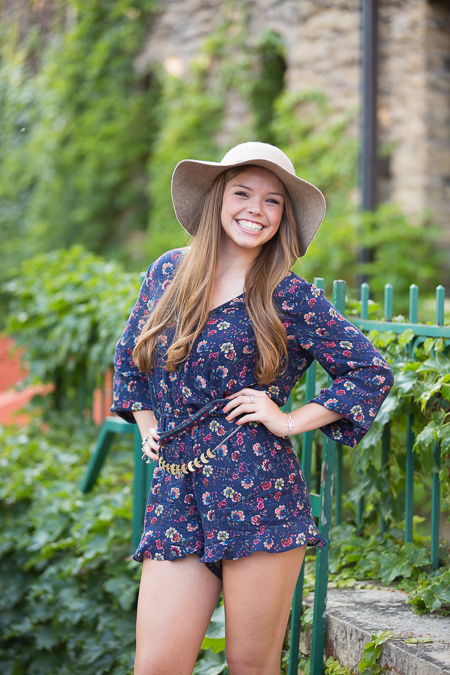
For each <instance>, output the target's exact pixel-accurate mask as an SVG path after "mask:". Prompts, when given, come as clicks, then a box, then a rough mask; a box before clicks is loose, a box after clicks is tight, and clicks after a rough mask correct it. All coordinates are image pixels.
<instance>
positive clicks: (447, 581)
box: [408, 568, 450, 614]
mask: <svg viewBox="0 0 450 675" xmlns="http://www.w3.org/2000/svg"><path fill="white" fill-rule="evenodd" d="M408 602H409V603H411V605H412V606H413V607H414V609H415V610H416V612H418V613H419V614H425V613H426V612H435V611H440V612H441V613H443V614H450V569H449V568H447V569H444V568H443V569H440V570H438V571H437V572H436V573H435V574H433V575H427V576H426V577H424V578H421V579H420V580H419V581H418V583H417V586H416V587H415V588H414V589H412V590H411V592H410V593H409V597H408Z"/></svg>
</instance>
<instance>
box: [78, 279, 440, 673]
mask: <svg viewBox="0 0 450 675" xmlns="http://www.w3.org/2000/svg"><path fill="white" fill-rule="evenodd" d="M314 283H315V284H316V286H318V287H319V288H322V289H323V288H324V280H323V279H322V278H316V279H315V280H314ZM444 296H445V293H444V288H443V287H442V286H438V288H437V290H436V324H434V325H428V324H420V323H418V288H417V286H415V285H412V286H411V290H410V308H409V322H397V321H392V318H393V289H392V286H391V285H390V284H387V285H386V287H385V301H384V320H373V319H369V286H368V285H367V284H363V285H362V286H361V315H360V317H358V318H355V317H349V318H350V319H351V321H352V322H353V323H354V324H355V325H356V326H358V328H360V329H361V330H362V331H364V332H368V331H371V330H379V331H386V330H390V331H393V332H394V333H397V334H400V333H403V332H404V331H405V330H406V329H411V330H412V331H413V332H414V339H413V340H412V341H411V343H410V350H411V352H410V353H411V356H413V354H414V349H415V347H416V346H417V345H418V344H420V343H421V342H423V341H425V340H426V339H427V338H429V337H432V338H439V337H440V338H443V339H444V340H446V341H447V340H448V344H450V326H444V299H445V297H444ZM345 297H346V283H345V281H334V283H333V300H332V301H333V304H334V306H335V307H336V309H337V310H338V311H339V312H341V313H342V314H344V313H345ZM317 372H318V371H317V364H316V363H315V362H314V363H313V364H312V365H311V366H310V368H309V369H308V371H307V373H306V383H305V386H306V392H305V402H308V401H309V400H310V399H312V398H314V395H315V389H316V378H317ZM288 405H289V403H288ZM413 421H414V420H413V414H412V412H410V413H408V415H407V430H406V438H405V445H406V488H405V493H406V501H405V532H404V539H405V542H410V541H412V535H413V505H414V452H413V446H414V433H413ZM123 434H130V435H132V436H133V446H134V459H135V470H134V502H133V526H132V549H133V550H134V549H135V548H136V547H137V545H138V543H139V539H140V535H141V530H142V523H143V519H144V513H145V506H146V501H147V494H148V492H149V489H150V484H151V478H152V475H153V463H152V464H150V465H147V464H146V463H144V462H143V461H142V460H141V441H140V435H139V430H138V429H137V426H136V425H131V424H128V423H127V422H124V421H123V420H121V419H119V418H115V417H110V418H107V419H106V420H105V422H104V423H103V425H102V427H101V430H100V435H99V439H98V442H97V445H96V448H95V450H94V453H93V455H92V458H91V461H90V463H89V467H88V470H87V473H86V476H85V479H84V481H83V484H82V486H81V490H82V491H83V492H89V491H90V490H92V489H93V487H94V485H95V482H96V480H97V477H98V475H99V473H100V471H101V467H102V465H103V463H104V461H105V459H106V456H107V454H108V452H109V450H110V448H111V445H112V443H113V440H114V438H115V437H116V436H117V435H123ZM390 439H391V429H390V424H389V423H388V424H386V425H385V428H384V430H383V435H382V443H381V449H380V451H381V461H382V465H383V466H385V465H386V464H387V462H388V457H389V452H390ZM433 455H434V460H435V470H434V471H433V475H432V527H431V562H432V565H433V567H434V568H435V569H436V568H437V567H438V564H439V561H438V550H439V520H440V483H439V468H440V449H439V447H438V446H437V444H435V446H434V447H433ZM312 457H313V432H312V431H309V432H306V433H305V434H303V436H302V457H301V463H302V468H303V472H304V475H305V480H306V484H307V486H308V490H309V492H310V499H311V506H312V511H313V515H314V516H315V517H316V518H317V519H318V523H319V527H320V530H321V532H322V534H323V536H324V537H325V538H326V539H328V540H329V541H330V540H331V524H332V511H333V483H334V480H336V489H335V500H334V522H335V523H336V524H339V523H340V522H342V501H343V488H342V486H343V448H342V446H341V445H340V444H339V443H336V442H334V441H332V440H331V439H329V438H325V439H324V445H323V452H322V468H321V477H320V492H319V494H315V493H313V492H311V475H312V472H311V464H312ZM363 512H364V500H363V499H361V500H360V503H359V504H358V508H357V522H358V524H359V525H360V524H361V522H362V516H363ZM380 529H381V531H385V530H386V523H385V522H384V521H383V519H381V522H380ZM330 544H331V545H332V542H331V541H330ZM329 551H330V546H326V547H325V548H323V549H319V550H318V551H317V557H316V572H315V591H314V610H313V611H314V614H313V628H312V643H311V670H310V672H311V675H322V673H323V662H324V643H325V628H326V625H325V624H326V598H327V584H328V563H329ZM303 582H304V571H303V569H302V571H301V573H300V576H299V579H298V582H297V586H296V589H295V593H294V598H293V606H292V615H291V633H290V651H289V665H288V673H289V675H297V670H298V659H299V641H300V628H301V616H302V606H303Z"/></svg>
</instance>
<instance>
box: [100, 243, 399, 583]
mask: <svg viewBox="0 0 450 675" xmlns="http://www.w3.org/2000/svg"><path fill="white" fill-rule="evenodd" d="M182 256H183V249H175V250H173V251H168V252H167V253H165V254H164V255H162V256H161V257H160V258H159V259H158V260H156V261H155V262H154V263H153V264H152V265H151V266H150V268H149V270H148V272H147V275H146V278H145V280H144V282H143V284H142V287H141V290H140V293H139V297H138V300H137V302H136V305H135V307H134V309H133V311H132V313H131V315H130V318H129V320H128V323H127V324H126V327H125V330H124V332H123V334H122V336H121V338H120V340H119V341H118V343H117V347H116V355H115V376H114V403H113V406H112V408H111V410H112V411H113V412H115V413H117V414H118V415H120V416H121V417H123V418H124V419H126V420H127V421H129V422H134V417H133V415H132V412H133V411H137V410H153V412H154V414H155V417H156V419H157V420H158V432H159V434H160V436H161V442H160V461H159V464H158V465H157V466H156V468H155V471H154V476H153V482H152V486H151V490H150V495H149V498H148V504H147V509H146V516H145V523H144V532H143V535H142V538H141V541H140V544H139V547H138V549H137V551H136V553H135V555H134V558H135V560H138V561H140V562H142V560H143V559H144V557H147V558H152V559H154V560H175V559H177V558H184V557H185V556H186V555H188V554H191V553H196V554H197V555H198V556H199V557H200V560H201V562H204V563H206V564H207V566H208V567H209V569H211V571H212V572H214V573H215V574H217V575H218V576H219V577H220V576H221V560H222V559H224V558H225V559H227V560H235V559H237V558H241V557H242V556H247V555H250V554H251V553H253V552H254V551H269V552H273V553H277V552H280V551H286V550H289V549H292V548H296V547H298V546H303V545H304V544H308V545H317V546H319V547H323V546H325V545H326V543H327V542H326V540H325V539H324V538H323V537H322V536H321V534H320V532H319V530H318V529H317V527H316V525H315V523H314V521H313V519H312V515H311V507H310V503H309V499H308V494H307V490H306V485H305V481H304V477H303V473H302V470H301V467H300V463H299V461H298V458H297V456H296V454H295V452H294V451H293V449H292V445H291V442H290V440H289V439H284V438H279V437H277V436H274V435H273V434H272V433H271V432H270V431H269V430H268V429H267V428H266V427H265V426H264V425H263V424H260V423H248V424H245V425H243V426H242V427H237V426H236V422H235V420H232V421H230V422H227V420H226V419H225V413H224V412H223V407H224V405H225V404H226V401H225V400H224V399H225V397H226V396H228V395H229V394H231V393H233V392H235V391H238V390H240V389H242V388H244V387H253V388H255V389H259V390H265V391H267V392H268V393H269V394H270V396H271V398H272V400H274V401H275V402H276V403H277V405H279V406H282V405H284V404H285V403H286V401H287V398H288V396H289V394H290V392H291V390H292V388H293V386H294V385H295V383H296V382H297V381H298V380H299V379H300V377H301V376H302V375H303V373H304V372H305V371H306V369H307V368H308V366H309V365H310V364H311V362H312V361H313V359H317V361H318V362H319V363H320V364H321V365H322V366H323V367H324V369H325V370H326V371H327V373H329V375H330V376H331V378H332V379H333V383H332V384H331V386H330V387H329V388H328V389H323V390H322V391H321V393H320V394H319V395H318V396H316V397H315V398H314V399H312V401H313V402H315V403H318V404H320V405H323V406H325V407H326V408H329V409H331V410H335V411H337V412H339V413H340V414H341V415H342V419H340V420H338V421H337V422H334V423H333V424H329V425H327V426H325V427H323V428H322V431H323V432H324V433H325V434H326V435H327V436H329V437H330V438H332V439H334V440H336V441H339V442H340V443H343V444H345V445H349V446H352V447H354V446H356V444H357V443H358V442H359V441H360V440H361V439H362V437H363V436H364V435H365V434H366V432H367V431H368V429H369V427H370V425H371V423H372V422H373V420H374V418H375V416H376V414H377V412H378V410H379V408H380V406H381V404H382V402H383V400H384V399H385V397H386V396H387V394H388V392H389V389H390V388H391V386H392V383H393V375H392V371H391V369H390V367H389V365H388V364H387V363H386V361H385V360H384V359H383V358H382V357H381V356H380V354H379V353H378V352H377V350H376V349H375V348H374V347H373V345H372V344H371V343H370V342H369V340H367V338H366V337H365V336H364V335H363V334H362V333H361V332H360V331H359V330H358V329H357V328H355V327H354V326H353V325H352V324H351V323H349V322H348V321H347V320H346V319H345V318H344V317H342V316H341V315H340V314H339V313H338V312H337V311H336V310H335V309H334V307H333V306H332V305H331V303H330V302H328V300H327V299H326V298H325V297H324V296H323V293H322V291H320V290H319V289H317V288H316V287H315V286H314V285H312V284H309V283H307V282H306V281H305V280H304V279H302V278H300V277H298V276H297V275H295V274H293V273H292V272H290V273H289V274H288V275H287V276H286V277H285V278H284V279H283V280H282V281H281V282H280V283H279V284H278V286H277V287H276V289H275V292H274V302H275V305H276V307H277V309H278V311H279V315H280V318H281V320H282V322H283V325H284V327H285V329H286V333H287V336H288V354H289V363H288V367H287V369H286V370H285V372H284V373H283V374H282V375H280V376H279V377H277V379H276V380H275V381H274V382H272V384H271V385H269V386H267V387H261V386H259V385H257V384H256V383H255V378H254V367H255V363H256V360H257V351H256V341H255V338H254V333H253V329H252V326H251V323H250V320H249V316H248V313H247V310H246V307H245V302H244V298H243V296H242V295H240V296H238V297H236V298H233V299H232V300H230V301H229V302H226V303H224V304H223V305H220V307H217V308H216V309H214V310H212V311H211V313H210V316H209V319H208V322H207V324H206V325H205V327H204V329H203V331H202V333H201V335H200V336H199V338H198V339H197V340H196V341H195V343H194V344H193V346H192V350H191V353H190V355H189V357H188V359H187V360H186V361H185V362H184V363H183V364H181V365H180V366H179V367H178V368H177V370H176V371H175V372H172V373H169V372H167V371H166V370H165V369H164V349H165V348H166V347H167V345H168V344H169V341H170V340H171V339H173V335H172V334H171V333H170V331H169V332H168V333H167V334H165V335H164V336H162V337H161V338H160V340H159V343H160V347H161V349H159V350H158V351H159V355H156V356H155V358H154V363H153V367H152V371H151V373H141V372H139V370H138V369H137V367H136V365H135V364H134V362H133V359H132V351H133V348H134V345H135V342H136V339H137V337H138V335H139V334H140V332H141V330H142V327H143V326H144V324H145V323H146V321H147V318H148V316H149V314H150V313H151V312H152V310H153V309H154V307H155V305H156V303H157V302H158V299H159V298H160V297H161V295H162V294H163V293H164V290H165V289H166V288H167V286H168V285H169V284H170V282H171V280H172V278H173V275H174V273H175V271H176V267H177V263H178V262H179V260H180V258H181V257H182ZM188 467H189V469H188ZM192 469H193V471H192Z"/></svg>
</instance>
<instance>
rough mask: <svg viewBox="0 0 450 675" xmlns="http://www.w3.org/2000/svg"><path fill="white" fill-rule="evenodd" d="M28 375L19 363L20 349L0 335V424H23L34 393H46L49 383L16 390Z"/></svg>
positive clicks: (28, 417)
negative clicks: (16, 348) (16, 386)
mask: <svg viewBox="0 0 450 675" xmlns="http://www.w3.org/2000/svg"><path fill="white" fill-rule="evenodd" d="M27 375H28V370H27V369H26V368H24V367H23V366H22V364H21V351H20V350H15V349H14V340H12V339H11V338H8V337H5V336H3V335H0V424H18V425H19V426H24V425H26V424H27V423H28V422H29V419H30V416H29V414H28V413H27V412H26V408H27V406H28V403H29V402H30V401H31V399H32V398H33V396H35V395H36V394H48V393H49V392H50V391H51V390H52V388H53V387H52V385H51V384H37V385H33V386H28V387H25V388H24V389H21V390H17V389H16V388H15V385H18V384H20V383H21V382H22V381H23V380H24V379H25V377H26V376H27Z"/></svg>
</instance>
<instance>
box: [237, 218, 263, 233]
mask: <svg viewBox="0 0 450 675" xmlns="http://www.w3.org/2000/svg"><path fill="white" fill-rule="evenodd" d="M237 222H238V223H239V225H240V227H242V229H243V230H248V231H249V232H261V230H262V229H263V226H262V225H258V224H257V223H252V222H251V220H238V221H237Z"/></svg>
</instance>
